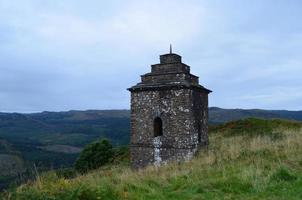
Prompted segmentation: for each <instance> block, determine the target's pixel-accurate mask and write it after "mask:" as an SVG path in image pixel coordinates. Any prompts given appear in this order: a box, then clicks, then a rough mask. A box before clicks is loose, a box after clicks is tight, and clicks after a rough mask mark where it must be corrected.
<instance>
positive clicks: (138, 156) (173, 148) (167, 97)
mask: <svg viewBox="0 0 302 200" xmlns="http://www.w3.org/2000/svg"><path fill="white" fill-rule="evenodd" d="M151 68H152V70H151V73H147V74H145V75H142V76H141V82H140V83H138V84H137V85H135V86H133V87H131V88H129V89H128V90H129V91H130V92H131V147H130V148H131V164H132V167H133V168H141V167H145V166H147V165H152V164H153V165H160V164H164V163H166V162H168V161H185V160H189V159H191V158H192V157H193V156H194V154H195V153H196V152H197V151H198V149H199V148H200V147H202V146H206V145H208V94H209V93H210V92H211V91H210V90H208V89H206V88H204V87H203V86H201V85H199V81H198V77H197V76H194V75H192V74H190V67H189V66H188V65H186V64H184V63H182V61H181V56H179V55H177V54H174V53H172V50H171V48H170V53H169V54H165V55H161V56H160V63H159V64H155V65H152V66H151Z"/></svg>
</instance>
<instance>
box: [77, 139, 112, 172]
mask: <svg viewBox="0 0 302 200" xmlns="http://www.w3.org/2000/svg"><path fill="white" fill-rule="evenodd" d="M112 157H113V148H112V145H111V143H110V142H109V141H108V140H105V139H103V140H99V141H96V142H93V143H91V144H89V145H87V146H86V147H85V148H84V149H83V151H82V152H81V154H80V156H79V158H78V159H77V160H76V162H75V169H76V170H77V171H79V172H81V173H85V172H87V171H88V170H92V169H97V168H99V167H101V166H103V165H105V164H107V163H108V162H109V161H111V159H112Z"/></svg>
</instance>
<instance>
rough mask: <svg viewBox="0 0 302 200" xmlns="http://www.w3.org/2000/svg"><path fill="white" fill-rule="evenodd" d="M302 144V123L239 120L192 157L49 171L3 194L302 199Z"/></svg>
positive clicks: (142, 199) (47, 199)
mask: <svg viewBox="0 0 302 200" xmlns="http://www.w3.org/2000/svg"><path fill="white" fill-rule="evenodd" d="M242 124H243V125H242ZM293 124H294V125H293ZM246 125H248V130H247V129H246ZM230 126H231V127H230ZM226 127H228V128H226ZM234 127H235V130H236V131H234ZM236 127H241V128H236ZM267 127H270V128H268V129H267ZM240 129H241V130H240ZM262 129H264V130H262ZM232 131H234V132H232ZM275 133H278V135H279V136H278V137H275V135H274V134H275ZM301 145H302V129H301V124H299V123H297V122H289V121H281V120H280V121H275V120H272V121H268V120H258V119H247V120H240V121H238V122H232V123H231V125H230V124H225V125H222V126H220V127H214V128H212V130H211V134H210V146H209V148H208V149H206V150H203V151H200V152H199V154H198V155H197V156H196V158H195V159H193V160H192V161H190V162H186V163H182V164H177V163H171V164H169V165H166V166H162V167H159V168H156V167H148V168H146V169H143V170H139V171H132V170H130V169H129V167H128V166H127V165H117V166H106V167H104V168H102V169H99V170H96V171H93V172H90V173H88V174H86V175H78V176H77V177H76V178H73V179H65V178H62V176H58V175H57V174H56V173H55V172H50V173H46V174H42V175H41V176H37V179H36V181H35V182H29V183H27V184H25V185H22V186H20V187H18V188H16V189H12V190H11V191H9V192H6V193H5V194H4V197H3V198H4V199H18V200H22V199H24V200H30V199H35V200H39V199H41V200H42V199H43V200H54V199H64V200H65V199H66V200H67V199H81V200H85V199H87V200H88V199H106V200H107V199H108V200H110V199H130V200H136V199H137V200H149V199H150V200H151V199H157V200H161V199H175V200H178V199H179V200H183V199H192V200H199V199H247V200H248V199H253V200H254V199H274V200H275V199H276V200H281V199H284V200H288V199H302V189H301V188H302V156H301V155H302V148H301Z"/></svg>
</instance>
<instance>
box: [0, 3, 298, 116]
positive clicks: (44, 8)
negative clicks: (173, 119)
mask: <svg viewBox="0 0 302 200" xmlns="http://www.w3.org/2000/svg"><path fill="white" fill-rule="evenodd" d="M301 10H302V1H301V0H244V1H243V0H220V1H219V0H196V1H195V0H149V1H144V0H110V1H100V0H0V111H2V112H38V111H44V110H48V111H64V110H72V109H77V110H85V109H129V104H130V103H129V97H130V96H129V92H128V91H127V90H126V88H128V87H130V86H132V85H134V84H136V83H137V82H139V81H140V75H141V74H144V73H147V72H149V71H150V65H151V64H155V63H158V62H159V58H158V56H159V55H160V54H164V53H167V52H168V49H169V44H170V43H172V44H173V49H174V52H176V53H178V54H180V55H181V56H182V57H183V61H184V63H186V64H188V65H190V66H191V71H192V72H193V74H195V75H197V76H199V77H200V83H201V84H202V85H203V86H205V87H207V88H209V89H211V90H213V91H214V92H213V93H212V94H211V95H210V98H209V101H210V106H218V107H223V108H262V109H290V110H302V78H301V75H302V23H301V21H302V11H301Z"/></svg>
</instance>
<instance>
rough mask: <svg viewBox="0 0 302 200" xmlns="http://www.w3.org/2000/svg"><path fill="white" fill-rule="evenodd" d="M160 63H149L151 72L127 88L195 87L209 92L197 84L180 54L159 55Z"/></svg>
mask: <svg viewBox="0 0 302 200" xmlns="http://www.w3.org/2000/svg"><path fill="white" fill-rule="evenodd" d="M159 58H160V63H159V64H154V65H151V72H150V73H147V74H144V75H142V76H141V82H140V83H138V84H137V85H135V86H133V87H131V88H129V89H128V90H130V91H137V90H159V89H167V88H180V87H185V88H188V87H189V88H192V87H194V88H197V89H200V90H203V91H204V92H207V93H210V92H211V90H208V89H206V88H204V87H203V86H201V85H199V78H198V77H197V76H195V75H193V74H191V73H190V66H188V65H186V64H184V63H182V59H181V56H180V55H178V54H175V53H172V46H170V53H168V54H163V55H160V56H159Z"/></svg>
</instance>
